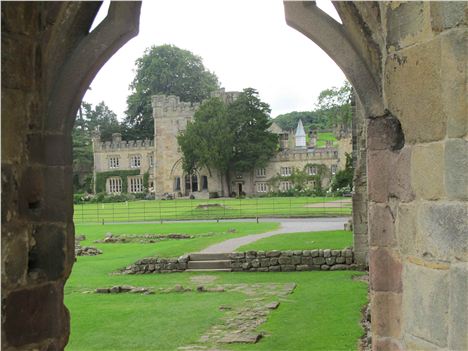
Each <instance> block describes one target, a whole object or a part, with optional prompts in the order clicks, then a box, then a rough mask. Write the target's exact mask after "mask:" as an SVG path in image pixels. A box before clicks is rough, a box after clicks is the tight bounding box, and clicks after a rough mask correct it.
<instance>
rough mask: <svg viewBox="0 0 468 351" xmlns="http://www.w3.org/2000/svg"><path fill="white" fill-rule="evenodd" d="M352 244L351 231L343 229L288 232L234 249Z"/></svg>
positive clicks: (275, 248)
mask: <svg viewBox="0 0 468 351" xmlns="http://www.w3.org/2000/svg"><path fill="white" fill-rule="evenodd" d="M350 246H353V233H352V232H349V231H345V230H331V231H324V232H307V233H288V234H280V235H275V236H271V237H269V238H264V239H260V240H258V241H255V242H253V243H251V244H248V245H244V246H241V247H240V248H238V249H237V250H236V251H238V252H242V251H249V250H257V251H259V250H261V251H267V250H301V249H302V250H304V249H306V250H309V249H340V250H341V249H343V248H345V247H350Z"/></svg>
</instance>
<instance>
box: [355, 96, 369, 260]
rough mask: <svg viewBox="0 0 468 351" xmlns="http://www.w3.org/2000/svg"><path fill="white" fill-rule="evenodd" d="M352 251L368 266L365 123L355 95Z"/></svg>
mask: <svg viewBox="0 0 468 351" xmlns="http://www.w3.org/2000/svg"><path fill="white" fill-rule="evenodd" d="M353 164H354V177H353V184H354V193H353V249H354V255H355V256H356V263H357V264H358V265H360V266H361V267H368V266H369V235H368V227H367V215H368V214H367V205H368V203H367V121H366V118H365V116H364V111H363V108H362V105H361V101H360V100H359V97H358V96H357V95H355V106H354V114H353Z"/></svg>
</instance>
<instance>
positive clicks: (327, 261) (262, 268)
mask: <svg viewBox="0 0 468 351" xmlns="http://www.w3.org/2000/svg"><path fill="white" fill-rule="evenodd" d="M230 257H231V269H232V271H233V272H292V271H313V270H318V271H319V270H322V271H328V270H332V271H333V270H347V269H354V268H355V265H354V264H353V263H354V255H353V250H351V249H344V250H329V249H326V250H295V251H248V252H235V253H232V254H230Z"/></svg>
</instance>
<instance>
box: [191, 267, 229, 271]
mask: <svg viewBox="0 0 468 351" xmlns="http://www.w3.org/2000/svg"><path fill="white" fill-rule="evenodd" d="M185 271H186V272H232V270H231V269H230V268H223V269H186V270H185Z"/></svg>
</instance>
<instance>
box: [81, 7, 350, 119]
mask: <svg viewBox="0 0 468 351" xmlns="http://www.w3.org/2000/svg"><path fill="white" fill-rule="evenodd" d="M318 5H319V6H320V7H321V8H322V9H323V10H325V11H326V12H328V13H330V14H331V15H332V16H333V17H335V18H336V19H337V20H338V15H337V14H336V12H335V11H334V8H333V5H332V4H331V2H330V1H319V2H318ZM108 6H109V3H108V2H107V1H106V2H105V3H104V5H103V6H102V8H101V11H100V13H99V15H98V17H97V18H96V21H95V24H97V23H99V21H101V20H102V18H103V17H104V16H105V15H106V14H107V8H108ZM162 44H173V45H176V46H178V47H180V48H182V49H187V50H190V51H192V52H193V53H194V54H196V55H198V56H201V57H202V59H203V63H204V65H205V67H206V68H207V69H209V70H210V71H212V72H214V73H215V74H216V75H217V76H218V79H219V81H220V83H221V86H222V87H224V88H226V90H227V91H240V90H242V89H244V88H247V87H252V88H255V89H257V90H258V91H259V93H260V97H261V99H262V100H263V101H264V102H266V103H268V104H269V105H270V107H271V109H272V112H271V116H272V117H276V116H277V115H279V114H282V113H286V112H291V111H306V110H311V109H313V107H314V104H315V102H316V99H317V96H318V94H319V93H320V91H322V90H324V89H326V88H329V87H332V86H340V85H341V84H342V83H343V81H344V80H345V76H344V75H343V73H342V72H341V70H340V69H339V68H338V66H336V64H335V63H334V62H333V61H332V60H331V59H330V58H329V57H328V56H327V55H326V54H325V53H324V52H323V51H322V50H321V49H320V48H319V47H318V46H316V45H315V44H314V43H313V42H312V41H311V40H309V39H308V38H306V37H305V36H304V35H302V34H301V33H299V32H298V31H296V30H294V29H292V28H290V27H289V26H287V25H286V22H285V19H284V8H283V2H282V1H281V0H236V1H228V0H197V1H193V0H151V1H148V0H147V1H143V6H142V9H141V19H140V33H139V35H138V36H137V37H136V38H134V39H132V40H131V41H130V42H128V43H127V44H126V45H125V46H124V47H123V48H122V49H120V50H119V51H118V52H117V53H116V54H115V55H114V56H113V57H112V58H111V59H110V60H109V61H108V63H107V64H106V65H105V66H104V67H103V68H102V69H101V71H100V72H99V73H98V75H97V76H96V78H95V79H94V81H93V83H92V84H91V90H89V91H88V92H87V94H86V95H85V97H84V100H85V101H87V102H91V103H93V104H97V103H98V102H100V101H104V102H105V103H106V104H107V105H108V106H109V107H110V108H111V109H112V110H113V111H114V112H115V113H117V116H118V118H119V119H123V117H124V115H125V109H126V99H127V96H128V95H129V93H130V91H129V88H128V87H129V84H130V82H131V81H132V80H133V77H134V74H135V73H134V68H135V60H136V59H137V58H139V57H140V56H142V55H143V53H144V50H145V49H146V48H147V47H150V46H152V45H162Z"/></svg>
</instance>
